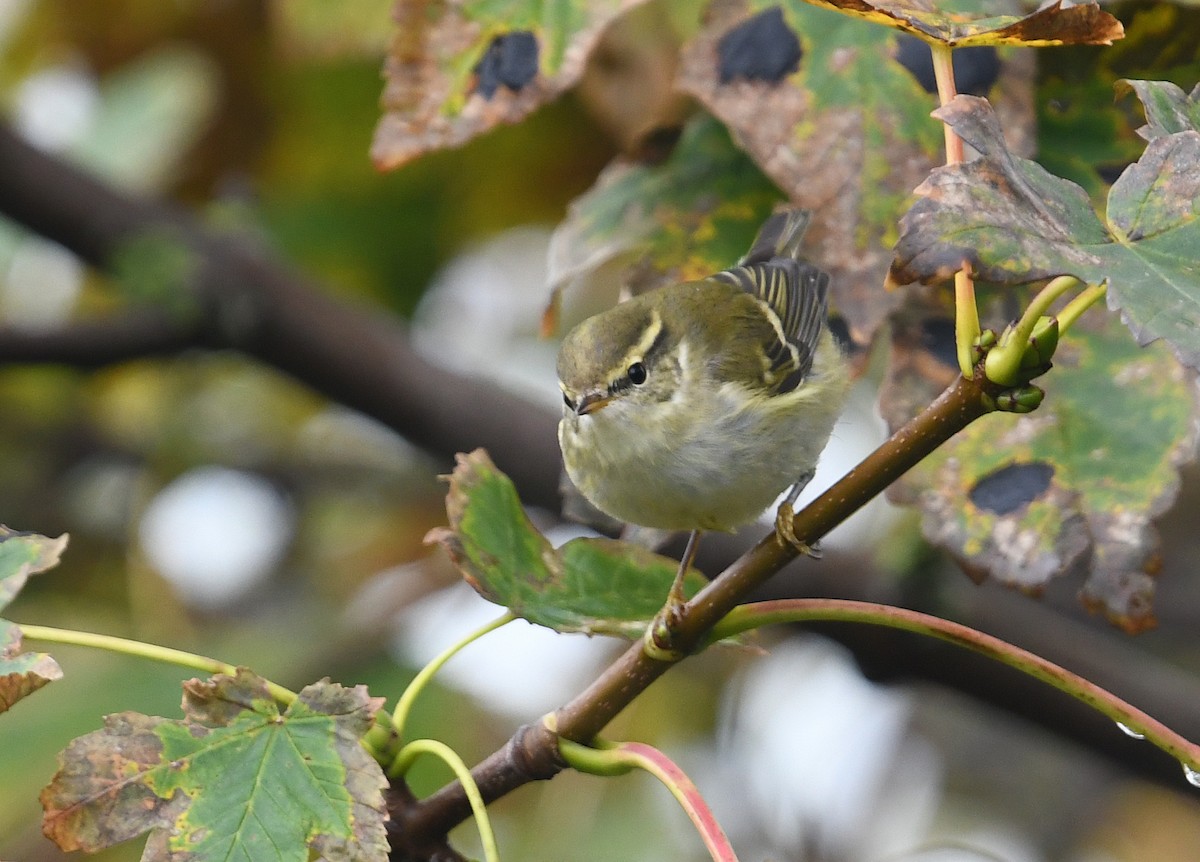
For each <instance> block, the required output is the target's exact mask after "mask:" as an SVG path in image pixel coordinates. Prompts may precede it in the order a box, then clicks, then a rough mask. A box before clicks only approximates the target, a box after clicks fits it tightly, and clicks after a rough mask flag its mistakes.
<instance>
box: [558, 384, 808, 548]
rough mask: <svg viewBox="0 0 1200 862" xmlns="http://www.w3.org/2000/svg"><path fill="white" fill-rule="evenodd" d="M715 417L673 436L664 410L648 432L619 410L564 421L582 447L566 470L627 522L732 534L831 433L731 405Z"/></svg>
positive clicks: (772, 497) (588, 493) (781, 488)
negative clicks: (590, 420)
mask: <svg viewBox="0 0 1200 862" xmlns="http://www.w3.org/2000/svg"><path fill="white" fill-rule="evenodd" d="M723 406H724V405H723ZM604 412H606V413H607V412H608V411H607V410H606V411H604ZM708 415H709V416H712V417H715V418H713V419H711V420H710V421H708V422H704V423H697V422H694V421H691V422H688V423H686V424H683V425H682V427H679V428H676V429H673V431H674V433H670V434H664V433H662V430H663V418H664V417H661V416H660V417H655V418H654V419H653V420H652V421H654V422H655V423H656V424H654V425H653V426H652V427H647V428H639V427H638V423H637V421H636V420H635V419H631V418H630V417H619V416H614V417H596V418H603V419H605V420H617V421H614V422H612V423H611V424H610V425H608V426H596V425H593V424H591V423H587V422H584V423H579V424H578V425H575V426H574V427H570V426H568V425H566V424H564V428H563V429H562V431H561V433H563V434H565V435H576V440H577V447H578V450H579V451H580V453H581V454H580V455H579V456H578V457H576V458H574V459H568V465H567V472H568V474H569V475H570V477H571V480H572V481H573V482H574V483H575V485H576V486H577V487H578V488H579V490H580V491H581V492H582V493H583V495H584V496H585V497H586V498H587V499H588V500H590V501H591V502H592V503H593V504H594V505H595V506H596V507H597V508H599V509H600V510H601V511H603V512H606V513H607V514H609V515H612V516H613V517H615V518H619V519H620V520H622V521H627V522H630V523H634V524H640V525H641V526H645V527H655V528H658V529H664V530H694V529H703V530H732V529H735V528H736V527H738V526H741V525H742V524H745V523H747V522H749V521H751V520H753V519H754V518H755V517H757V516H758V515H759V514H760V513H761V512H762V511H763V510H764V509H766V507H767V506H769V505H771V503H772V502H773V501H774V500H775V498H776V497H778V496H779V494H780V493H782V492H783V491H784V489H786V488H787V487H788V486H789V485H791V484H792V483H793V482H795V481H796V480H797V479H798V478H799V477H800V475H801V474H802V473H804V472H805V471H806V470H808V469H811V468H812V466H813V465H814V464H815V463H816V460H817V457H818V456H819V455H820V450H821V448H823V447H824V443H825V440H826V439H827V437H828V428H823V429H814V428H812V427H811V423H810V422H797V421H796V417H795V415H794V414H793V415H790V416H788V415H784V414H782V413H779V414H777V413H772V412H767V413H765V414H764V413H763V412H762V411H758V412H755V413H751V412H748V411H741V410H737V409H729V408H726V409H723V410H721V411H709V412H708ZM622 420H623V421H622ZM668 424H669V422H668ZM652 431H653V433H651V432H652ZM822 432H823V433H822ZM571 461H574V462H575V463H570V462H571Z"/></svg>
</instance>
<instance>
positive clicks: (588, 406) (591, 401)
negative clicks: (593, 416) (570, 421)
mask: <svg viewBox="0 0 1200 862" xmlns="http://www.w3.org/2000/svg"><path fill="white" fill-rule="evenodd" d="M609 401H612V396H611V395H609V394H608V393H607V392H589V393H588V394H587V395H585V396H583V397H582V398H580V399H579V403H578V404H576V405H575V412H576V413H578V414H579V415H580V416H587V415H588V414H589V413H595V412H596V411H597V410H600V409H602V408H603V407H604V406H605V405H606V404H608V402H609Z"/></svg>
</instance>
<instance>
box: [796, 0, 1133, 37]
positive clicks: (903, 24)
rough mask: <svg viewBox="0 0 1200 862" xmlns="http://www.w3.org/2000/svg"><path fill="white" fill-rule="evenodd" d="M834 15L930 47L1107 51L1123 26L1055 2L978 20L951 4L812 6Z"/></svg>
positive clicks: (832, 1)
mask: <svg viewBox="0 0 1200 862" xmlns="http://www.w3.org/2000/svg"><path fill="white" fill-rule="evenodd" d="M813 2H814V4H815V5H818V6H824V7H826V8H829V9H836V10H838V11H839V12H842V13H843V14H847V15H854V16H856V17H859V18H865V19H867V20H868V21H873V22H875V23H877V24H885V25H887V26H889V27H895V28H897V29H900V30H904V31H906V32H908V33H912V34H913V35H914V36H917V37H919V38H921V39H925V40H927V41H930V42H941V43H943V44H945V45H950V46H952V47H966V46H970V45H1029V46H1034V47H1038V46H1048V45H1111V44H1112V43H1113V41H1114V40H1115V39H1120V38H1121V37H1122V36H1123V35H1124V32H1125V31H1124V29H1123V28H1122V27H1121V22H1120V21H1118V20H1117V19H1116V18H1114V17H1113V16H1112V15H1110V14H1108V13H1107V12H1105V11H1104V10H1102V9H1101V8H1100V7H1099V6H1098V5H1097V4H1096V3H1078V4H1076V3H1069V2H1068V3H1064V2H1063V0H1055V2H1053V3H1049V4H1047V5H1045V6H1043V7H1041V8H1040V9H1038V10H1037V11H1035V12H1029V13H1027V14H1022V15H1016V14H1013V15H995V14H992V15H988V16H983V15H980V14H978V13H977V12H976V11H975V9H977V8H978V7H979V6H981V5H983V4H978V3H966V4H964V3H959V4H957V5H958V6H959V7H966V8H967V9H970V10H971V11H957V10H954V9H953V7H954V6H955V5H956V4H953V3H939V4H938V8H934V6H933V4H932V3H926V2H921V0H891V2H889V0H813Z"/></svg>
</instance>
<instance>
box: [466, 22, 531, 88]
mask: <svg viewBox="0 0 1200 862" xmlns="http://www.w3.org/2000/svg"><path fill="white" fill-rule="evenodd" d="M537 70H538V43H537V37H536V36H534V35H533V34H532V33H530V32H529V31H528V30H516V31H514V32H512V33H502V34H501V35H499V36H497V37H496V38H494V39H492V43H491V44H490V45H488V48H487V51H485V52H484V54H483V59H481V60H480V61H479V65H477V66H476V67H475V69H474V72H475V92H477V93H479V94H480V95H481V96H483V97H484V98H485V99H490V98H491V97H492V96H493V95H495V93H496V90H497V89H499V87H500V86H501V85H504V86H505V87H508V89H510V90H512V91H513V92H514V93H515V92H517V91H518V90H520V89H521V88H522V87H524V86H525V85H526V84H528V83H529V82H530V81H532V80H533V79H534V76H536V75H537Z"/></svg>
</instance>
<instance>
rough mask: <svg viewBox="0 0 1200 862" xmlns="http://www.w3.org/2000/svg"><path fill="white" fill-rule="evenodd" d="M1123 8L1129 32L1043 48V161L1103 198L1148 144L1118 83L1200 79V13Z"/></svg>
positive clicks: (1156, 1) (1158, 0) (1151, 5)
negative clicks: (1100, 41)
mask: <svg viewBox="0 0 1200 862" xmlns="http://www.w3.org/2000/svg"><path fill="white" fill-rule="evenodd" d="M1113 8H1116V7H1113ZM1121 14H1122V17H1123V19H1124V23H1125V36H1124V38H1122V39H1121V40H1120V41H1119V42H1117V43H1116V44H1115V45H1113V46H1112V47H1111V48H1105V49H1098V48H1094V47H1089V46H1071V47H1068V48H1063V49H1060V50H1057V51H1042V52H1039V54H1038V56H1037V59H1038V72H1037V74H1038V87H1037V92H1036V97H1037V105H1038V122H1037V135H1038V146H1037V150H1036V151H1037V154H1038V161H1039V162H1040V163H1041V164H1042V166H1043V167H1044V168H1046V169H1047V170H1049V171H1050V172H1051V173H1053V174H1057V175H1058V176H1061V177H1066V178H1067V179H1069V180H1071V181H1073V182H1076V183H1079V184H1080V185H1081V186H1083V187H1084V188H1085V189H1087V191H1088V194H1089V195H1090V196H1091V198H1092V200H1093V202H1097V203H1099V204H1101V205H1102V204H1103V201H1104V198H1105V196H1106V195H1107V193H1108V187H1109V186H1110V185H1112V182H1113V180H1114V179H1115V178H1116V177H1117V176H1118V175H1119V174H1120V172H1121V171H1122V170H1123V169H1124V168H1125V166H1126V165H1128V164H1129V163H1130V162H1132V161H1135V160H1136V159H1137V157H1138V156H1139V155H1141V152H1142V149H1143V148H1144V147H1145V141H1143V140H1141V139H1139V138H1138V136H1137V135H1136V134H1135V133H1134V127H1135V125H1136V123H1135V122H1133V121H1134V117H1133V112H1131V111H1129V110H1128V108H1127V106H1126V105H1123V104H1118V103H1117V101H1116V100H1114V99H1113V87H1114V85H1118V86H1119V83H1118V82H1119V81H1120V80H1121V79H1123V78H1144V79H1161V80H1167V81H1175V82H1176V83H1181V84H1182V83H1184V82H1195V81H1196V80H1198V79H1200V56H1198V55H1197V53H1196V50H1195V46H1196V44H1197V43H1198V41H1200V16H1197V15H1195V14H1193V13H1192V12H1191V11H1189V10H1187V9H1184V8H1182V7H1180V5H1179V4H1176V3H1171V2H1165V0H1151V2H1148V3H1139V4H1136V5H1131V6H1127V7H1123V8H1122V10H1121ZM977 95H978V94H977ZM1007 125H1008V124H1007V123H1006V124H1005V126H1006V129H1007ZM1022 155H1028V153H1022Z"/></svg>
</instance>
